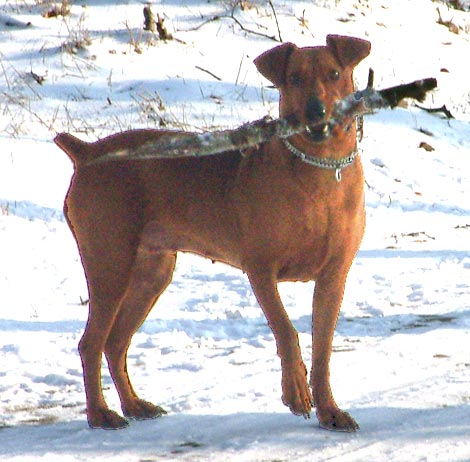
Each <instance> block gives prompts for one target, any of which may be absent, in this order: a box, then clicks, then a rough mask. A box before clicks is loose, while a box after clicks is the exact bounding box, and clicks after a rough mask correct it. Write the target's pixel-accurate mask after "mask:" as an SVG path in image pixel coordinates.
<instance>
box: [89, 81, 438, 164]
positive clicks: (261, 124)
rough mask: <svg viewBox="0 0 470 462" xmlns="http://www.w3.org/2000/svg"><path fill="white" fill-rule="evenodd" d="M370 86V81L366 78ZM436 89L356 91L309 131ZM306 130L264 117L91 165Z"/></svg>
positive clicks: (170, 138)
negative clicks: (233, 127) (329, 115)
mask: <svg viewBox="0 0 470 462" xmlns="http://www.w3.org/2000/svg"><path fill="white" fill-rule="evenodd" d="M369 83H370V84H372V77H371V75H370V76H369ZM436 86H437V81H436V79H433V78H430V79H423V80H417V81H415V82H412V83H408V84H404V85H398V86H395V87H391V88H387V89H384V90H380V91H377V90H374V89H373V88H372V86H368V87H367V88H366V89H365V90H362V91H356V92H354V93H352V94H350V95H348V96H346V97H345V98H343V99H340V100H338V101H337V102H336V103H335V106H334V109H333V114H332V117H331V118H330V119H329V120H327V121H322V122H321V123H317V124H315V125H310V126H309V127H310V128H315V127H316V126H317V127H320V126H324V125H325V124H326V123H327V124H328V125H329V126H330V129H331V128H333V127H335V126H337V125H341V124H343V123H344V121H345V119H351V118H353V117H357V116H361V115H363V114H366V113H370V112H372V111H374V110H376V109H383V108H388V107H390V108H394V107H395V106H396V105H397V104H398V102H399V101H400V100H401V99H403V98H413V99H417V100H418V101H422V100H423V99H424V97H425V96H426V93H427V92H428V91H430V90H432V89H433V88H435V87H436ZM305 129H306V126H305V125H303V124H301V123H300V122H299V120H298V119H297V117H296V116H294V115H291V116H289V117H286V118H280V119H274V120H273V119H271V118H269V117H264V118H263V119H259V120H256V121H254V122H250V123H246V124H244V125H242V126H241V127H239V128H237V129H234V130H222V131H215V132H208V133H189V132H175V133H174V134H173V133H170V134H165V135H163V136H161V137H159V138H158V139H156V140H151V141H147V142H143V143H142V144H141V145H140V146H137V147H133V148H132V149H127V148H126V149H119V150H116V151H113V152H109V153H107V154H105V155H103V156H100V157H98V158H96V159H94V160H92V161H91V162H89V163H88V165H90V164H101V163H103V162H109V161H118V160H124V159H132V160H145V159H169V158H171V159H175V158H181V157H202V156H211V155H216V154H220V153H222V152H226V151H232V150H243V149H247V148H250V147H253V146H256V145H259V144H261V143H266V142H268V141H269V140H271V139H272V138H273V137H278V138H288V137H289V136H292V135H295V134H297V133H301V132H302V131H304V130H305Z"/></svg>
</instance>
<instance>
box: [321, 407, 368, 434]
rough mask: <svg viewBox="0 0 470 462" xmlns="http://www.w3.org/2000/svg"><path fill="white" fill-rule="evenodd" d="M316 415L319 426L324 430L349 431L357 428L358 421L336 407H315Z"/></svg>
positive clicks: (354, 430)
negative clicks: (321, 408) (324, 408)
mask: <svg viewBox="0 0 470 462" xmlns="http://www.w3.org/2000/svg"><path fill="white" fill-rule="evenodd" d="M317 417H318V421H319V423H320V427H321V428H324V429H325V430H332V431H337V432H350V433H353V432H356V431H357V430H359V425H358V423H357V422H356V421H355V420H354V419H353V418H352V417H351V416H350V415H349V414H348V413H347V412H344V411H342V410H341V409H339V408H337V407H334V408H330V409H326V410H319V409H318V408H317Z"/></svg>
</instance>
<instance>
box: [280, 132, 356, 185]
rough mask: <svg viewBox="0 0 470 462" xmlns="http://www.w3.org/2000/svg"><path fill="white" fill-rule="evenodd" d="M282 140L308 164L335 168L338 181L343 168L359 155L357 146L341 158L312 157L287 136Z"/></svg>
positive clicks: (329, 168) (296, 155)
mask: <svg viewBox="0 0 470 462" xmlns="http://www.w3.org/2000/svg"><path fill="white" fill-rule="evenodd" d="M282 142H283V143H284V145H285V146H286V148H287V149H288V150H289V151H290V152H291V153H292V154H294V156H295V157H297V158H299V159H300V160H301V161H302V162H305V163H306V164H308V165H312V166H314V167H318V168H325V169H328V170H335V175H336V181H337V182H338V183H339V182H340V181H341V170H342V169H343V168H345V167H348V166H349V165H351V164H352V163H353V162H354V160H355V159H356V157H357V155H358V150H357V147H356V148H354V151H352V152H351V154H349V155H348V156H346V157H342V158H341V159H325V158H320V157H312V156H309V155H308V154H305V153H304V152H302V151H301V150H300V149H297V148H296V147H295V146H293V145H292V144H291V143H290V142H289V141H288V140H287V139H286V138H283V139H282Z"/></svg>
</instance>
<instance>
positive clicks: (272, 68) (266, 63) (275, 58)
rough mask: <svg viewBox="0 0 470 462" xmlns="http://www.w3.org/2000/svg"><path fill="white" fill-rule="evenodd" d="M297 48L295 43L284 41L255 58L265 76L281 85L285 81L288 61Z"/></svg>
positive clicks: (277, 85)
mask: <svg viewBox="0 0 470 462" xmlns="http://www.w3.org/2000/svg"><path fill="white" fill-rule="evenodd" d="M295 49H297V46H296V45H294V44H293V43H289V42H287V43H283V44H282V45H279V46H278V47H275V48H272V49H271V50H268V51H266V52H264V53H263V54H262V55H260V56H258V57H257V58H256V59H255V60H254V63H255V66H256V68H257V69H258V71H259V72H260V73H261V74H262V75H263V76H264V77H266V78H267V79H268V80H269V81H270V82H272V83H274V85H276V87H280V86H281V85H283V84H284V83H285V78H286V67H287V62H288V60H289V56H290V55H291V53H292V52H293V51H294V50H295Z"/></svg>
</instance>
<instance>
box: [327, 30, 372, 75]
mask: <svg viewBox="0 0 470 462" xmlns="http://www.w3.org/2000/svg"><path fill="white" fill-rule="evenodd" d="M326 44H327V45H328V47H329V48H331V50H332V52H333V53H334V55H335V56H336V58H337V59H338V61H339V62H340V63H341V65H342V66H343V67H348V66H355V65H356V64H358V63H359V62H360V61H362V60H363V59H364V58H365V57H366V56H367V55H368V54H369V53H370V42H368V41H367V40H362V39H359V38H355V37H344V36H342V35H328V36H327V37H326Z"/></svg>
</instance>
